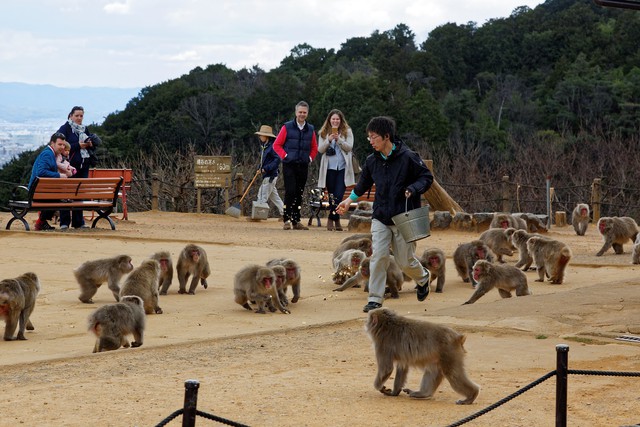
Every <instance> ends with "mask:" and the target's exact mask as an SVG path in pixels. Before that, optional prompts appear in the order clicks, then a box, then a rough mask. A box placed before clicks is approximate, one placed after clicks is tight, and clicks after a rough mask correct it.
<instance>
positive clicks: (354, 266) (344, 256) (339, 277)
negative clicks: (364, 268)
mask: <svg viewBox="0 0 640 427" xmlns="http://www.w3.org/2000/svg"><path fill="white" fill-rule="evenodd" d="M366 257H367V254H365V253H364V252H363V251H361V250H359V249H347V250H346V251H344V252H342V253H340V254H339V255H338V257H337V258H334V259H333V269H334V272H333V274H332V275H331V280H333V283H335V284H336V285H341V284H343V283H344V282H345V280H347V279H348V278H350V277H352V276H353V275H354V274H356V273H357V272H358V268H359V267H360V263H361V262H362V261H363V260H364V259H365V258H366Z"/></svg>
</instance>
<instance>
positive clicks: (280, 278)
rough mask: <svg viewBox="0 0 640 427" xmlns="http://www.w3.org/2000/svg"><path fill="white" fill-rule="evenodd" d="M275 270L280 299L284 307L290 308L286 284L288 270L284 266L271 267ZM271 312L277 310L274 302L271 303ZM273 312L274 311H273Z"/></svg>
mask: <svg viewBox="0 0 640 427" xmlns="http://www.w3.org/2000/svg"><path fill="white" fill-rule="evenodd" d="M269 268H271V269H272V270H273V274H275V275H276V290H277V291H278V298H280V302H281V303H282V305H283V306H284V307H287V306H289V299H288V298H287V294H286V292H285V291H286V289H285V287H284V286H285V284H286V283H287V269H286V268H284V267H283V266H282V265H274V266H271V267H269ZM269 304H270V305H269V310H271V309H272V308H275V306H274V305H273V301H269ZM271 311H272V312H273V311H274V310H271Z"/></svg>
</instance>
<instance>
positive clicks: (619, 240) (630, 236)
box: [596, 216, 638, 256]
mask: <svg viewBox="0 0 640 427" xmlns="http://www.w3.org/2000/svg"><path fill="white" fill-rule="evenodd" d="M598 231H599V232H600V234H601V235H602V240H604V245H602V249H600V250H599V251H598V253H597V254H596V256H602V254H604V253H605V252H606V251H607V250H609V248H611V247H613V250H614V251H615V253H616V254H618V255H620V254H623V253H624V249H623V247H622V245H624V244H625V243H627V242H628V241H632V242H635V241H636V237H637V236H638V224H636V221H635V220H634V219H633V218H631V217H628V216H612V217H608V216H603V217H602V218H600V219H599V220H598Z"/></svg>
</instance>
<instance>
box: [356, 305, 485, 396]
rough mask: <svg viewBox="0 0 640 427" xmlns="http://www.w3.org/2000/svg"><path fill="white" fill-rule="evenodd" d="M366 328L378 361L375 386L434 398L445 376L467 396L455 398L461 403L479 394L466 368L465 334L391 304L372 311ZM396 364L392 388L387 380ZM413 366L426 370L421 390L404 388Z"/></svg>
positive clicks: (394, 393)
mask: <svg viewBox="0 0 640 427" xmlns="http://www.w3.org/2000/svg"><path fill="white" fill-rule="evenodd" d="M365 330H366V332H367V334H368V335H369V338H371V341H372V342H373V347H374V350H375V353H376V360H377V362H378V373H377V374H376V379H375V381H374V383H373V386H374V387H375V389H376V390H378V391H380V392H381V393H382V394H384V395H386V396H397V395H399V394H400V391H401V390H402V391H404V392H405V393H407V394H408V395H409V396H410V397H414V398H419V399H428V398H432V397H433V395H434V393H435V391H436V390H437V389H438V386H440V383H441V382H442V380H443V379H444V378H445V377H446V378H447V380H448V381H449V384H451V388H453V389H454V390H455V391H456V392H457V393H459V394H461V395H462V396H464V399H461V400H458V401H457V402H456V403H457V404H458V405H470V404H471V403H473V401H474V400H475V399H476V397H478V393H479V392H480V387H479V386H478V385H477V384H475V383H474V382H473V381H471V380H470V379H469V377H468V376H467V372H466V370H465V368H464V356H465V350H464V347H463V345H464V342H465V339H466V337H465V336H464V335H462V334H459V333H458V332H456V331H454V330H453V329H451V328H449V327H447V326H444V325H438V324H436V323H431V322H425V321H421V320H415V319H409V318H407V317H403V316H400V315H398V314H396V313H395V312H393V311H391V310H389V309H388V308H377V309H375V310H371V311H369V315H368V318H367V323H366V324H365ZM394 365H395V367H396V375H395V379H394V381H393V389H389V388H387V387H385V385H384V383H385V382H386V381H387V380H388V379H389V377H390V376H391V374H392V373H393V367H394ZM411 367H414V368H418V369H421V370H423V371H424V374H423V376H422V381H421V383H420V390H418V391H413V390H411V389H408V388H403V387H404V385H405V383H406V381H407V375H408V373H409V368H411Z"/></svg>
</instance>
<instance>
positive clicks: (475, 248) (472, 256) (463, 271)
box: [453, 240, 495, 287]
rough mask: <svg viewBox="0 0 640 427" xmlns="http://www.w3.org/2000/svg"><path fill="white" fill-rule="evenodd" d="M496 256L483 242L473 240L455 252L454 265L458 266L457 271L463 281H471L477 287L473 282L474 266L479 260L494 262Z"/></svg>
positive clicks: (460, 246) (463, 244)
mask: <svg viewBox="0 0 640 427" xmlns="http://www.w3.org/2000/svg"><path fill="white" fill-rule="evenodd" d="M494 258H495V256H494V255H493V252H491V250H490V249H489V247H488V246H487V245H486V244H485V243H484V242H483V241H482V240H473V241H471V242H469V243H462V244H461V245H459V246H458V247H457V248H456V250H455V251H453V264H454V265H455V266H456V271H457V272H458V275H459V276H460V278H462V281H463V282H465V283H468V282H469V281H471V283H472V284H473V286H474V287H475V282H474V281H473V274H471V273H472V270H473V264H475V262H476V261H478V260H479V259H486V260H487V261H490V262H493V260H494Z"/></svg>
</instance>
